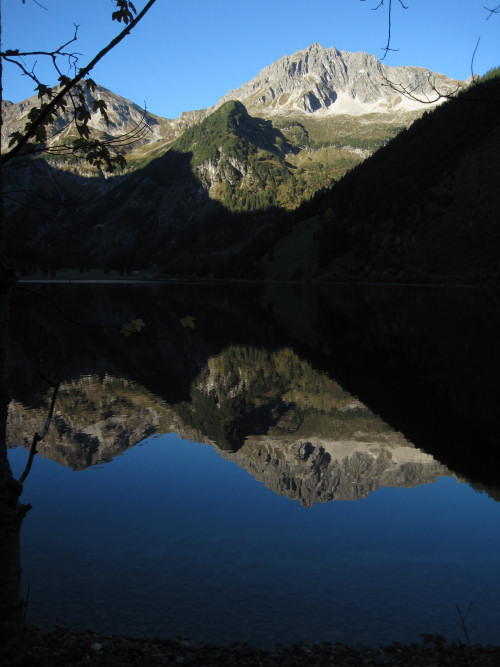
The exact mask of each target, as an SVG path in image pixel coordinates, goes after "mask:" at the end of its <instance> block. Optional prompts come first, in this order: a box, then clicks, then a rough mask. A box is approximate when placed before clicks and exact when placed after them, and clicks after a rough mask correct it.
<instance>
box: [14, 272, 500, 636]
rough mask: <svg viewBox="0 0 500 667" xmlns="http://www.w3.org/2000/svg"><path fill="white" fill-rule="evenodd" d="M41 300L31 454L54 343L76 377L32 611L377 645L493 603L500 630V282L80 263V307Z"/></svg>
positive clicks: (23, 420) (31, 388) (19, 414)
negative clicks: (238, 283)
mask: <svg viewBox="0 0 500 667" xmlns="http://www.w3.org/2000/svg"><path fill="white" fill-rule="evenodd" d="M42 289H45V290H46V292H44V293H45V296H47V295H50V298H53V296H54V292H50V291H49V290H50V289H51V288H48V287H47V288H42ZM39 301H40V300H39V299H38V300H37V299H35V300H32V297H31V295H30V296H26V295H21V296H20V297H19V299H18V302H17V310H16V309H15V310H14V312H13V318H12V327H13V346H14V359H13V368H14V369H15V370H16V373H15V374H14V372H13V373H12V377H13V378H14V379H13V388H12V395H13V397H14V398H13V401H12V404H11V411H10V434H11V435H10V438H11V444H12V446H13V448H12V449H11V451H10V459H11V462H12V466H13V468H14V471H15V472H16V473H17V474H18V475H19V474H20V473H21V472H22V469H23V467H24V464H25V462H26V459H27V449H26V447H27V445H28V444H29V441H30V435H32V433H33V431H34V430H36V429H40V428H41V427H42V425H43V421H44V415H45V409H46V404H47V402H48V401H49V400H50V391H49V390H48V388H44V386H43V382H41V381H40V380H39V378H38V375H37V372H36V371H35V368H36V363H35V361H34V359H35V358H38V359H40V357H42V358H43V361H42V365H43V366H44V368H43V372H44V374H45V375H48V376H49V377H51V378H53V379H57V380H61V383H62V384H61V389H60V393H59V396H58V400H57V403H56V413H55V417H54V420H53V423H52V425H51V429H50V431H49V435H48V436H47V439H46V441H44V443H42V445H41V446H40V450H41V453H42V455H40V456H37V457H36V459H35V462H34V465H33V469H32V471H31V473H30V476H29V477H28V479H27V481H26V483H25V488H24V493H23V497H22V500H23V501H24V502H29V503H31V505H32V506H33V508H32V509H31V511H30V512H29V513H28V515H27V517H26V519H25V522H24V524H23V529H22V547H23V555H22V561H23V573H24V585H25V586H26V587H28V586H29V604H28V621H31V622H33V623H36V624H40V625H45V626H51V625H53V624H61V625H66V626H70V627H74V628H87V627H92V628H95V629H98V630H101V631H104V632H110V633H111V632H117V633H127V634H131V635H150V636H151V635H155V636H160V637H167V638H170V637H176V636H177V635H180V636H183V637H189V638H191V639H192V640H200V641H210V642H221V643H227V642H232V641H236V640H242V641H248V642H249V643H251V644H255V645H261V646H272V645H274V644H276V643H292V642H295V641H299V640H307V641H312V642H319V641H323V640H327V641H332V642H333V641H339V642H352V643H370V644H374V643H380V642H392V641H408V642H409V641H417V640H418V639H419V634H420V633H441V634H443V635H444V636H445V637H446V638H448V639H450V640H456V639H459V640H465V636H464V633H463V629H462V624H461V618H460V614H461V613H462V614H465V612H466V611H467V609H468V608H469V605H470V604H471V603H472V607H471V609H470V612H469V614H468V616H467V621H466V628H467V631H468V634H469V637H470V639H471V641H473V642H475V641H481V642H490V643H494V642H496V643H498V642H500V608H499V606H498V600H499V599H500V556H499V554H500V503H499V502H498V499H499V498H500V492H499V488H498V486H496V485H495V483H494V482H495V480H497V481H498V467H497V463H496V461H497V458H496V451H497V450H495V444H497V440H498V431H497V430H495V428H494V426H493V424H494V423H495V421H496V417H495V413H494V405H495V403H496V401H497V398H498V395H499V394H498V393H495V392H496V390H497V388H498V385H497V383H498V375H497V363H498V357H497V349H496V341H497V340H498V339H497V337H496V334H497V333H498V329H497V323H498V310H497V308H496V305H495V303H494V299H493V300H491V299H489V297H488V296H487V295H486V296H485V295H484V294H479V295H477V294H471V293H470V292H466V293H463V294H462V293H458V292H455V293H449V292H448V293H444V294H443V292H440V291H439V290H438V291H425V290H424V291H423V292H420V291H411V290H410V291H406V292H405V291H398V292H391V291H390V290H379V291H372V292H367V291H364V292H363V291H356V290H338V289H337V290H333V288H332V289H331V291H330V292H327V293H324V292H323V293H317V292H315V291H313V290H312V289H311V291H301V290H299V289H298V288H295V289H292V288H280V289H278V288H262V289H260V290H254V288H249V287H248V288H224V289H223V288H222V287H219V288H213V287H208V286H201V285H198V286H196V285H191V286H175V287H173V286H158V287H154V288H153V287H146V286H118V287H116V288H113V289H111V288H108V289H104V288H102V287H99V288H97V287H84V286H73V287H72V288H71V289H70V290H69V293H68V291H66V292H64V293H62V294H59V293H58V294H57V306H58V309H63V310H64V313H65V317H64V318H63V319H62V320H60V321H58V322H57V326H56V325H55V316H54V314H53V313H51V312H50V311H48V309H47V307H46V305H44V306H43V307H42V306H40V305H38V304H39ZM46 302H47V299H45V304H46ZM28 308H29V311H30V313H31V316H32V317H36V318H37V322H38V325H37V327H32V328H31V329H32V332H31V333H29V332H27V331H26V328H23V326H22V323H23V313H24V314H25V313H26V311H27V309H28ZM185 315H191V316H193V317H194V318H195V328H194V329H191V328H190V327H187V328H186V329H183V328H182V327H179V326H178V322H179V320H180V319H182V317H184V316H185ZM139 316H140V317H141V318H142V319H143V320H144V321H145V323H146V327H145V330H144V332H142V334H140V335H138V336H136V337H134V336H131V337H128V336H124V335H123V333H120V331H119V328H117V329H94V328H92V329H90V330H83V329H82V327H81V325H79V324H78V325H76V324H75V321H76V320H78V321H79V322H84V323H86V324H88V323H92V322H101V323H102V322H104V323H105V324H106V325H108V324H112V323H113V322H114V323H116V322H118V323H120V322H125V321H130V320H131V319H134V318H137V317H139ZM478 336H479V338H478ZM466 351H468V352H466ZM41 352H43V354H42V353H41ZM335 369H337V372H336V371H335ZM473 378H475V382H474V384H473V383H472V379H473ZM355 387H359V391H355V390H354V389H355ZM16 445H17V446H16ZM20 445H24V446H20ZM457 606H458V608H457Z"/></svg>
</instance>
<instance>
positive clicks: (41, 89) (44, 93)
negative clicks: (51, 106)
mask: <svg viewBox="0 0 500 667" xmlns="http://www.w3.org/2000/svg"><path fill="white" fill-rule="evenodd" d="M35 90H38V97H39V98H40V99H42V98H44V97H48V98H49V100H50V99H52V98H53V97H54V93H53V92H52V88H49V87H48V86H46V85H45V84H44V83H39V84H38V86H37V87H36V88H35Z"/></svg>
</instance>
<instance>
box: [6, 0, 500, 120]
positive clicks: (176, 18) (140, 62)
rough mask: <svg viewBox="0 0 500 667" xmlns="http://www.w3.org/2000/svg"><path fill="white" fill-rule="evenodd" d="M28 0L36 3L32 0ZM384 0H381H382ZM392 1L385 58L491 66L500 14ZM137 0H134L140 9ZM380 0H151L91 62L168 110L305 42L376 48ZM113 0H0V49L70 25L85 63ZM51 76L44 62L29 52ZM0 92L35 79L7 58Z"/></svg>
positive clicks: (472, 6) (22, 88)
mask: <svg viewBox="0 0 500 667" xmlns="http://www.w3.org/2000/svg"><path fill="white" fill-rule="evenodd" d="M37 1H38V2H39V3H40V4H41V5H43V7H44V8H45V9H44V8H42V7H40V6H38V5H37ZM387 3H388V0H386V4H387ZM405 3H406V4H407V5H408V6H409V8H408V9H407V10H406V11H405V10H403V9H402V8H401V6H400V5H399V3H398V2H397V1H396V0H393V13H394V16H393V25H392V46H393V48H397V49H399V50H398V51H397V52H393V53H389V54H388V56H387V57H386V59H385V61H384V62H385V63H386V64H387V65H418V66H421V67H427V68H429V69H432V70H434V71H437V72H441V73H443V74H447V75H449V76H452V77H454V78H458V79H464V78H467V76H469V75H470V69H471V58H472V54H473V51H474V48H475V46H476V42H477V39H478V37H479V36H481V42H480V45H479V48H478V50H477V53H476V56H475V60H474V69H475V71H476V72H477V73H480V74H482V73H484V72H485V71H486V70H488V69H490V68H491V67H493V66H496V65H500V15H498V16H493V17H492V18H491V19H490V20H487V16H488V14H487V12H486V11H485V9H484V7H483V5H484V4H486V5H487V6H492V7H494V6H496V5H497V0H492V1H491V3H490V5H488V2H487V0H405ZM144 4H145V2H144V0H135V6H136V8H137V9H138V10H140V9H141V8H142V7H143V6H144ZM376 4H377V0H366V1H365V2H361V1H360V0H307V2H306V0H300V1H298V0H246V2H241V3H239V2H237V1H235V0H211V1H209V2H207V1H204V2H202V1H200V0H183V1H181V2H176V1H175V0H157V3H156V5H154V6H153V8H152V9H151V10H150V12H149V14H147V15H146V17H145V18H144V19H143V21H142V23H141V24H139V25H138V26H137V28H136V29H135V30H134V31H133V32H132V34H131V35H130V36H129V37H127V38H126V39H125V41H124V42H122V43H121V44H120V45H119V46H118V47H117V48H116V49H115V50H114V51H113V52H111V53H110V54H108V56H106V58H105V59H104V60H103V61H102V62H101V64H99V65H98V66H97V68H96V69H95V70H94V72H93V74H92V77H93V78H94V80H95V81H97V82H98V83H99V84H101V85H103V86H105V87H106V88H109V89H110V90H112V91H113V92H115V93H117V94H119V95H123V96H124V97H126V98H127V99H129V100H132V101H133V102H136V103H137V104H140V105H143V104H144V103H146V105H147V107H148V110H149V111H151V112H153V113H156V114H158V115H161V116H165V117H168V118H176V117H177V116H179V115H180V114H181V112H182V111H190V110H192V109H201V108H205V107H208V106H211V105H213V104H215V103H216V102H217V100H218V99H219V98H220V97H222V95H224V94H225V93H226V92H228V91H229V90H231V89H232V88H237V87H239V86H240V85H242V84H243V83H245V82H246V81H249V80H250V79H251V78H253V77H254V76H255V75H256V74H258V72H259V71H260V70H261V69H262V68H263V67H265V66H266V65H269V64H271V63H272V62H273V61H275V60H278V59H279V58H280V57H281V56H283V55H285V54H290V55H291V54H293V53H295V52H296V51H298V50H300V49H304V48H306V47H307V46H309V45H310V44H313V43H314V42H319V43H320V44H321V45H322V46H324V47H325V48H328V47H331V46H335V47H336V48H337V49H342V50H345V51H366V52H367V53H372V54H374V55H376V56H377V57H379V58H380V57H382V55H383V50H382V47H383V46H384V45H385V42H386V39H387V11H386V8H385V6H384V7H382V8H380V9H379V10H378V11H372V7H375V6H376ZM112 11H113V3H112V2H111V0H26V3H25V4H23V3H22V1H21V0H2V49H7V48H19V49H21V50H35V49H36V50H45V49H47V50H50V49H54V48H56V47H57V46H59V45H61V44H62V43H64V42H65V41H66V40H67V39H70V38H71V37H72V35H73V31H74V28H73V24H74V23H77V24H79V25H80V29H79V39H78V42H77V43H76V45H72V48H73V49H74V50H76V51H78V52H79V53H81V57H80V62H81V64H82V65H84V64H86V63H87V62H88V61H89V60H90V59H91V58H92V57H93V56H94V55H95V53H97V52H98V51H99V50H100V49H101V48H102V47H103V46H104V45H105V44H107V42H108V41H109V40H110V39H111V38H112V37H113V36H114V34H116V33H117V32H118V31H119V29H120V24H118V23H117V22H116V21H111V12H112ZM36 71H37V73H38V74H39V77H40V78H41V79H42V80H43V81H44V82H45V83H48V84H53V83H54V82H55V77H54V76H53V74H52V70H47V72H46V71H45V70H44V68H43V66H42V63H41V59H39V60H38V64H37V70H36ZM3 86H4V92H3V95H4V99H9V100H11V101H13V102H19V101H21V100H23V99H25V98H27V97H29V96H30V95H32V94H33V87H34V86H33V84H32V82H31V81H30V80H29V79H28V78H27V77H22V76H20V75H19V72H18V71H17V70H15V68H13V67H12V66H8V65H7V66H6V67H5V69H4V77H3Z"/></svg>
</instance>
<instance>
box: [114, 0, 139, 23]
mask: <svg viewBox="0 0 500 667" xmlns="http://www.w3.org/2000/svg"><path fill="white" fill-rule="evenodd" d="M115 3H116V7H117V10H116V12H113V14H112V15H111V18H112V19H113V21H118V23H121V22H122V21H123V22H124V23H125V25H128V24H129V23H130V21H132V20H133V18H134V14H137V10H136V8H135V7H134V5H133V4H132V2H130V0H115Z"/></svg>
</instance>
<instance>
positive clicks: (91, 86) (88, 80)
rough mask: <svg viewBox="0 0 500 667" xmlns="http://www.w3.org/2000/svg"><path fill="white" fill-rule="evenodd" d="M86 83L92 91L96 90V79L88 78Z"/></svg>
mask: <svg viewBox="0 0 500 667" xmlns="http://www.w3.org/2000/svg"><path fill="white" fill-rule="evenodd" d="M85 83H86V84H87V90H90V91H92V92H94V91H95V88H96V83H95V81H94V79H86V80H85Z"/></svg>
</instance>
